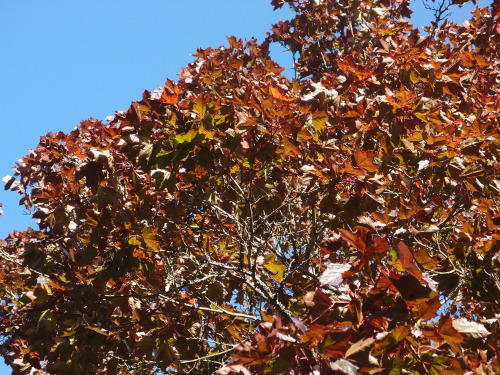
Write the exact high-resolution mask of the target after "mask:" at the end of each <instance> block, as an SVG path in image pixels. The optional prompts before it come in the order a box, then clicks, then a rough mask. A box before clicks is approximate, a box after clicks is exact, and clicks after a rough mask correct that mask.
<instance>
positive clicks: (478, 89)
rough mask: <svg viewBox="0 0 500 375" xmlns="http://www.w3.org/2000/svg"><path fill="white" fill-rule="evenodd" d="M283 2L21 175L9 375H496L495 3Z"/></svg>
mask: <svg viewBox="0 0 500 375" xmlns="http://www.w3.org/2000/svg"><path fill="white" fill-rule="evenodd" d="M285 3H286V4H288V5H289V6H290V7H291V8H292V9H293V10H294V11H295V13H296V15H295V17H294V18H293V19H292V20H290V21H285V22H279V23H277V24H276V25H274V26H273V28H272V30H271V31H270V32H269V34H268V37H267V39H266V40H265V41H264V42H263V43H260V44H259V43H257V41H256V40H250V41H241V40H237V39H236V38H235V37H230V38H228V42H229V47H227V48H224V47H221V48H218V49H212V48H208V49H205V50H201V49H200V50H198V51H197V53H196V55H195V56H196V57H197V60H196V61H195V62H194V63H192V64H190V65H188V66H187V67H186V68H185V69H183V70H182V73H181V74H180V78H179V80H178V81H177V82H174V81H172V80H167V82H166V83H165V86H164V87H163V88H162V89H161V90H157V91H153V92H148V91H146V92H144V95H143V99H142V100H141V101H138V102H134V103H132V105H131V107H130V108H129V109H128V110H127V111H124V112H117V113H116V115H115V116H114V118H113V119H112V120H110V121H109V122H107V123H106V122H101V121H97V120H94V119H90V120H87V121H83V122H82V123H81V124H80V125H79V126H78V127H77V128H76V129H75V130H73V131H72V132H70V133H69V134H64V133H57V134H52V133H49V134H47V135H46V136H45V137H42V138H41V141H40V144H39V145H38V146H37V148H36V149H34V150H32V151H31V152H30V153H29V155H27V156H26V157H24V158H23V159H22V161H21V162H20V163H18V164H17V165H16V166H15V175H14V177H12V178H10V179H8V180H7V184H6V188H7V189H9V188H10V189H12V190H15V191H17V192H18V193H20V194H21V196H22V198H21V203H22V204H23V205H25V206H26V208H27V209H29V210H31V211H32V212H33V217H34V218H36V219H37V220H38V225H39V229H28V230H25V231H23V232H13V233H11V234H10V235H9V236H8V238H6V239H5V240H4V241H3V242H2V249H1V268H0V280H1V281H2V282H1V283H0V293H1V296H2V297H1V312H0V328H1V332H2V342H1V344H0V348H1V351H2V355H3V356H4V357H5V359H6V361H8V362H9V363H10V364H11V365H12V366H13V368H14V373H15V374H28V373H35V370H37V369H38V373H40V374H44V373H48V374H157V373H166V374H187V373H189V374H210V373H214V372H216V373H217V374H219V375H227V374H337V373H343V374H348V375H351V374H378V373H383V374H388V373H390V374H401V373H414V374H428V373H429V374H438V373H439V374H441V373H443V374H465V373H476V374H493V373H499V372H500V363H499V351H498V348H499V344H500V342H499V337H500V335H499V323H498V317H499V314H500V311H499V305H500V276H499V272H498V271H499V261H500V257H499V255H498V254H499V248H500V230H499V224H500V205H499V202H500V201H499V197H500V179H499V178H498V170H500V162H499V158H500V147H499V142H500V139H499V138H500V134H499V115H498V113H499V107H500V99H499V97H500V96H499V80H500V78H499V77H500V75H499V68H500V56H499V50H498V45H500V44H499V42H500V24H499V16H500V3H499V2H498V0H494V1H493V2H492V3H491V4H490V5H489V6H488V7H486V8H482V9H481V8H477V9H476V11H475V12H474V13H473V15H472V18H471V19H470V20H469V21H466V22H464V23H463V25H456V24H453V23H451V22H449V21H445V22H443V23H441V24H439V22H434V23H433V24H432V25H431V26H430V27H429V28H428V29H427V32H428V33H429V34H428V35H427V36H424V35H420V34H419V32H418V30H417V29H414V28H413V27H412V26H411V24H410V23H409V22H408V19H409V17H410V14H411V11H410V9H409V3H408V1H406V0H399V1H394V2H391V1H387V0H362V1H353V0H329V1H304V0H286V1H285V0H273V1H272V5H274V7H275V8H279V7H281V6H283V5H284V4H285ZM441 15H442V14H441ZM438 21H440V19H438ZM270 43H280V44H281V45H283V46H284V47H286V48H288V49H289V50H290V51H291V52H292V53H293V55H294V57H295V69H296V74H297V78H295V79H292V80H291V79H288V78H287V77H285V76H283V75H281V73H282V71H283V69H282V68H281V67H279V66H278V64H277V63H275V62H274V61H273V60H272V59H271V58H270V55H269V45H270Z"/></svg>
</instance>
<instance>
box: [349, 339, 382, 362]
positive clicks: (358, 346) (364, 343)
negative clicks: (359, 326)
mask: <svg viewBox="0 0 500 375" xmlns="http://www.w3.org/2000/svg"><path fill="white" fill-rule="evenodd" d="M375 341H376V340H375V338H373V337H367V338H365V339H362V340H359V341H357V342H355V343H353V344H351V346H350V347H349V349H347V351H346V352H345V357H346V358H347V357H349V356H351V355H353V354H356V353H358V352H360V351H362V350H364V349H366V348H368V347H371V346H372V345H373V343H374V342H375Z"/></svg>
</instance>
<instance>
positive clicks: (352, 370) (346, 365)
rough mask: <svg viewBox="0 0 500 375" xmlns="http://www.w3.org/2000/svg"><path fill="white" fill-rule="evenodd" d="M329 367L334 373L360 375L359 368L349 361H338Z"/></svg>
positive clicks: (331, 362)
mask: <svg viewBox="0 0 500 375" xmlns="http://www.w3.org/2000/svg"><path fill="white" fill-rule="evenodd" d="M329 367H330V368H331V369H332V370H333V371H341V372H343V373H344V374H347V375H356V374H357V373H358V370H359V367H358V366H356V365H354V364H353V363H351V362H349V361H348V360H347V359H343V358H340V359H336V360H334V361H330V362H329Z"/></svg>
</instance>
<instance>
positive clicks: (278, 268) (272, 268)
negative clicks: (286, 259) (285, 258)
mask: <svg viewBox="0 0 500 375" xmlns="http://www.w3.org/2000/svg"><path fill="white" fill-rule="evenodd" d="M266 258H267V259H266V261H265V263H264V268H265V269H266V270H268V271H269V272H271V273H272V274H273V275H272V276H271V277H272V278H273V279H274V280H276V281H277V282H281V281H282V280H283V276H284V273H285V271H286V266H285V265H283V264H282V263H281V262H279V261H277V260H276V259H275V255H274V254H272V256H270V257H269V256H268V257H266Z"/></svg>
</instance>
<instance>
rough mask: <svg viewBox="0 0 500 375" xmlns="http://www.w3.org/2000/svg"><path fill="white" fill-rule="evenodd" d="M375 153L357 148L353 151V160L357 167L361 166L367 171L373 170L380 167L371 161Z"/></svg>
mask: <svg viewBox="0 0 500 375" xmlns="http://www.w3.org/2000/svg"><path fill="white" fill-rule="evenodd" d="M374 158H375V153H374V152H373V151H367V152H363V151H361V150H360V149H359V148H357V149H356V150H355V151H354V160H356V164H357V165H358V167H359V168H363V169H364V170H367V171H368V172H375V171H376V170H378V169H379V168H380V166H379V165H377V164H375V163H373V159H374Z"/></svg>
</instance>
